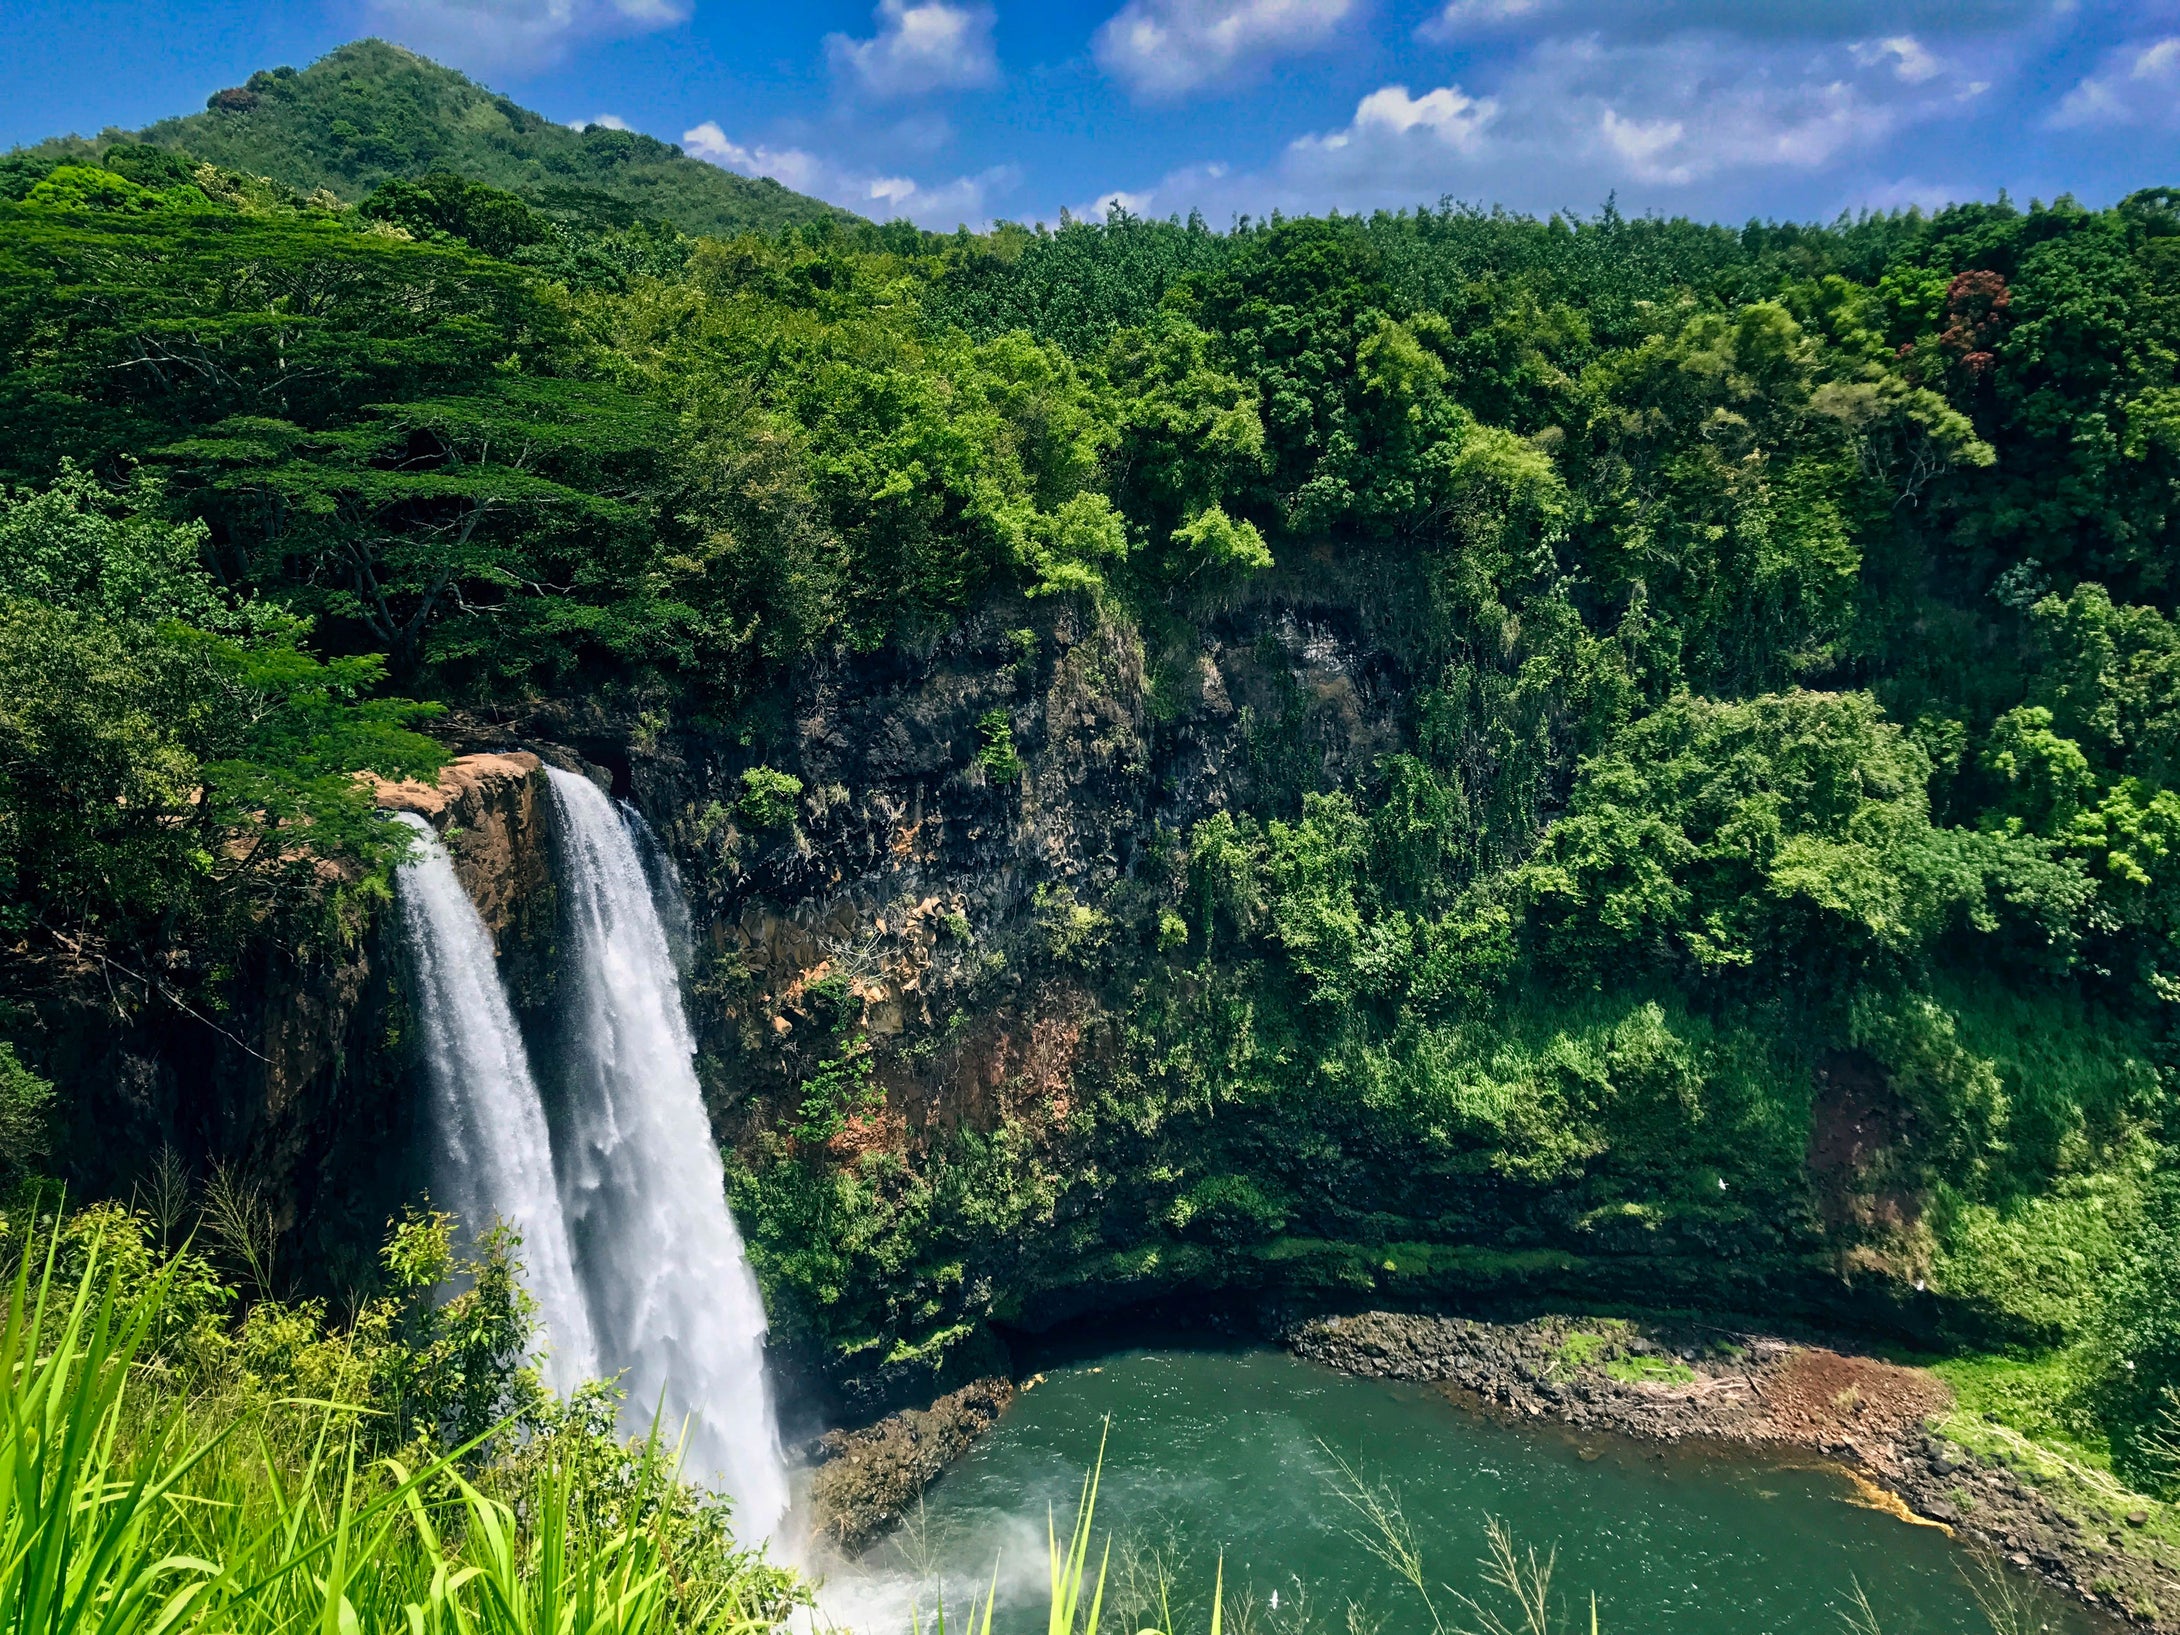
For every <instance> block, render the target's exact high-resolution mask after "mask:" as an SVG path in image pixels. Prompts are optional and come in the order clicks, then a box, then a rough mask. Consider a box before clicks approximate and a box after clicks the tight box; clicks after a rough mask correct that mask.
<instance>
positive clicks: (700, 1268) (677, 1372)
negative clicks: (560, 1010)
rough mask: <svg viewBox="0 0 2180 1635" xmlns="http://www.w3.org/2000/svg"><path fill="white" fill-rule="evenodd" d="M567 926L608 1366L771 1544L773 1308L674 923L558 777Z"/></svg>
mask: <svg viewBox="0 0 2180 1635" xmlns="http://www.w3.org/2000/svg"><path fill="white" fill-rule="evenodd" d="M546 775H547V777H549V778H550V779H551V781H552V791H553V801H554V816H555V818H556V819H557V821H556V822H555V824H554V825H553V829H554V843H555V846H556V848H557V849H558V852H559V858H558V862H559V868H558V870H557V871H556V872H557V874H558V877H559V880H560V887H561V892H562V896H563V901H564V902H565V903H566V905H567V912H568V917H569V925H570V947H569V953H570V956H571V958H570V961H569V964H568V967H567V969H566V973H565V977H564V981H565V982H566V983H567V990H566V991H567V992H568V993H569V996H570V1002H569V1005H568V1010H567V1020H566V1027H567V1045H566V1051H565V1056H566V1062H565V1065H566V1070H567V1073H568V1080H569V1082H568V1094H567V1095H566V1096H565V1097H564V1098H563V1103H564V1111H563V1116H562V1122H563V1125H564V1128H563V1129H562V1130H561V1131H560V1132H558V1133H559V1135H560V1146H559V1151H560V1155H561V1188H562V1199H563V1202H564V1205H565V1209H566V1213H567V1217H568V1221H569V1225H570V1229H571V1231H572V1233H573V1236H574V1240H575V1245H576V1251H577V1257H578V1264H579V1266H580V1270H581V1276H582V1280H583V1284H584V1288H585V1290H586V1292H587V1293H588V1295H589V1298H590V1310H591V1316H592V1318H593V1321H594V1323H595V1326H596V1330H597V1333H598V1335H599V1342H600V1344H599V1350H600V1358H599V1360H600V1363H601V1365H602V1367H603V1369H604V1371H605V1372H606V1373H609V1374H610V1373H614V1372H617V1371H618V1372H620V1373H621V1374H622V1384H623V1386H624V1387H625V1388H626V1390H627V1392H628V1400H627V1405H626V1414H627V1417H628V1420H629V1422H630V1423H631V1424H632V1425H633V1426H636V1427H637V1428H641V1426H644V1425H648V1424H649V1423H650V1419H651V1415H652V1413H653V1412H654V1411H656V1410H659V1409H662V1408H663V1422H664V1425H665V1427H666V1430H667V1432H668V1434H669V1435H672V1434H673V1433H674V1432H676V1431H677V1430H679V1429H680V1428H681V1427H682V1426H683V1425H684V1424H686V1427H687V1435H688V1443H687V1460H686V1464H685V1467H684V1469H685V1473H686V1474H687V1475H688V1476H689V1477H690V1478H692V1479H694V1480H698V1481H703V1482H707V1483H709V1484H711V1485H713V1486H715V1487H717V1488H718V1489H719V1490H721V1491H723V1492H725V1493H726V1494H728V1495H729V1496H730V1497H731V1498H732V1499H733V1500H734V1503H735V1523H736V1526H735V1531H736V1532H737V1534H738V1535H739V1536H740V1537H741V1538H742V1539H744V1540H745V1541H746V1542H749V1543H752V1544H754V1543H756V1542H757V1541H759V1540H761V1539H764V1538H767V1537H769V1536H770V1535H771V1534H772V1533H773V1532H774V1531H775V1529H776V1528H777V1526H778V1524H779V1521H780V1518H781V1517H782V1516H783V1515H784V1514H785V1512H786V1509H787V1475H786V1470H785V1466H784V1462H783V1460H782V1458H781V1455H780V1445H779V1435H778V1432H777V1430H776V1428H775V1427H774V1424H773V1419H772V1405H771V1400H770V1393H769V1390H768V1388H767V1385H766V1381H765V1373H764V1339H765V1314H764V1303H763V1301H762V1300H761V1299H760V1298H759V1296H758V1292H757V1279H756V1277H755V1275H754V1274H753V1273H752V1272H751V1271H750V1268H749V1262H748V1260H747V1259H746V1258H745V1257H744V1255H743V1253H742V1238H741V1234H740V1232H739V1231H737V1230H736V1228H735V1224H734V1218H733V1216H732V1215H731V1214H729V1213H728V1210H727V1200H726V1176H725V1172H724V1170H723V1168H722V1166H721V1164H720V1160H719V1151H718V1148H717V1147H716V1146H715V1145H714V1144H713V1139H712V1130H711V1120H710V1118H709V1117H708V1116H707V1115H706V1113H705V1110H704V1101H703V1096H702V1094H701V1092H700V1091H699V1089H698V1086H697V1080H696V1067H695V1056H696V1044H695V1040H694V1038H693V1037H692V1035H691V1034H690V1031H689V1023H688V1018H687V1016H686V1015H685V1014H684V1013H683V1011H682V1006H681V986H680V981H679V978H678V974H677V972H676V970H675V966H674V960H673V955H672V951H671V949H670V947H669V944H668V939H667V933H666V927H665V925H664V923H663V921H662V919H661V917H660V913H659V908H658V905H657V903H656V902H655V901H654V899H653V896H652V891H651V886H650V883H649V881H648V880H647V879H646V877H645V870H644V866H643V860H642V856H641V854H640V852H639V849H638V830H637V827H636V825H637V824H638V823H640V821H641V820H640V819H633V818H631V817H624V816H623V815H622V814H621V813H620V812H619V811H617V810H616V809H615V807H614V805H613V803H612V802H611V801H610V800H608V799H607V797H606V796H605V795H604V794H603V793H601V792H600V791H599V790H598V788H597V787H596V786H595V785H593V784H592V783H591V782H590V781H589V780H588V779H585V778H580V777H576V776H574V775H573V774H570V773H566V772H560V771H556V770H553V769H550V768H548V769H547V773H546Z"/></svg>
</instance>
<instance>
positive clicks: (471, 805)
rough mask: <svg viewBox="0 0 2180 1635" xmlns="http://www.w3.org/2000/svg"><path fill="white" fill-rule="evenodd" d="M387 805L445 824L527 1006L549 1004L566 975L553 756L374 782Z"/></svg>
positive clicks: (463, 765) (465, 760)
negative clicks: (560, 955)
mask: <svg viewBox="0 0 2180 1635" xmlns="http://www.w3.org/2000/svg"><path fill="white" fill-rule="evenodd" d="M373 787H374V789H375V792H376V795H377V800H378V804H379V807H380V809H381V810H384V811H400V812H414V813H416V814H417V815H418V816H419V817H421V818H423V819H424V820H425V821H426V822H428V823H429V824H431V826H432V827H433V828H434V829H436V830H438V832H439V837H440V839H441V840H443V841H444V842H445V843H446V847H447V851H448V854H449V855H450V856H451V857H452V858H453V860H454V872H455V874H456V876H457V877H458V878H459V879H460V880H461V882H462V886H463V889H464V890H466V891H467V892H468V893H469V895H470V898H471V900H472V901H474V902H475V903H476V905H477V912H478V913H479V914H480V915H482V916H483V918H484V923H485V929H486V930H488V931H490V932H491V933H492V947H493V951H494V953H496V954H497V955H498V956H499V961H500V975H501V977H502V979H503V980H504V981H505V982H506V983H507V988H508V993H509V995H510V996H511V997H512V999H513V1001H514V1004H515V1008H516V1010H517V1011H518V1012H530V1013H538V1012H541V1011H542V1010H544V1009H545V1008H546V1007H547V1006H549V1005H550V1003H551V1000H552V994H553V988H554V977H555V973H556V971H557V968H558V967H557V960H556V955H555V947H556V937H555V925H556V920H557V916H558V912H559V898H558V896H557V895H556V894H555V891H554V888H553V871H552V850H551V832H550V829H549V828H548V823H549V821H550V819H549V816H548V813H549V807H550V801H549V798H548V796H547V794H546V787H545V776H544V762H543V761H542V760H540V759H539V758H538V757H537V756H536V755H534V754H532V753H530V752H529V751H527V750H514V751H509V752H507V753H504V754H485V755H462V756H457V757H456V758H455V759H454V760H453V761H450V762H449V763H448V764H447V765H446V766H445V767H443V768H441V769H440V773H439V777H438V781H437V782H436V783H434V784H422V783H416V782H408V783H388V782H386V781H384V780H383V779H374V780H373Z"/></svg>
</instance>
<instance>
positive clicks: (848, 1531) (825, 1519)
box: [810, 1376, 1014, 1555]
mask: <svg viewBox="0 0 2180 1635" xmlns="http://www.w3.org/2000/svg"><path fill="white" fill-rule="evenodd" d="M1013 1401H1014V1382H1013V1381H1012V1380H1010V1379H1007V1378H1005V1377H1004V1376H995V1377H993V1378H990V1379H981V1380H973V1381H971V1382H970V1383H969V1384H967V1385H964V1386H963V1387H962V1388H961V1389H960V1390H958V1391H950V1392H948V1393H947V1394H946V1395H945V1396H943V1397H940V1398H939V1399H938V1401H936V1402H934V1403H932V1404H931V1406H930V1407H928V1408H908V1409H904V1410H902V1411H901V1412H899V1413H893V1414H888V1415H886V1417H885V1418H883V1419H881V1420H879V1421H878V1422H877V1423H876V1424H872V1425H866V1426H863V1427H862V1428H861V1429H859V1430H852V1431H846V1430H833V1431H827V1432H826V1433H825V1434H824V1435H823V1436H821V1437H819V1438H818V1439H817V1440H816V1441H815V1442H814V1443H812V1444H811V1447H810V1456H811V1462H812V1463H813V1464H815V1465H816V1466H817V1470H816V1473H815V1475H813V1476H812V1478H811V1482H810V1508H811V1517H812V1531H813V1532H814V1533H815V1534H816V1535H817V1536H818V1537H819V1538H822V1539H824V1540H825V1541H826V1543H828V1544H829V1545H831V1546H832V1547H833V1548H835V1549H838V1550H841V1551H843V1552H845V1553H847V1554H849V1555H853V1554H855V1553H856V1552H857V1551H859V1550H862V1549H864V1548H865V1547H866V1546H868V1545H869V1544H870V1543H871V1542H872V1541H873V1540H875V1539H876V1538H877V1537H878V1536H879V1535H880V1534H881V1533H883V1532H885V1531H886V1530H887V1529H888V1528H889V1527H891V1526H892V1525H893V1524H894V1523H895V1522H897V1521H899V1520H900V1519H901V1517H902V1516H903V1515H905V1514H906V1513H907V1512H908V1509H909V1507H910V1506H911V1505H913V1504H914V1503H915V1502H916V1498H917V1495H918V1494H920V1493H922V1492H923V1490H924V1489H925V1488H926V1487H927V1486H929V1485H930V1484H931V1482H932V1480H933V1479H934V1478H935V1477H937V1476H938V1474H939V1473H940V1472H941V1471H943V1470H944V1469H945V1468H946V1467H947V1466H948V1465H950V1464H952V1463H953V1462H954V1461H955V1460H956V1459H959V1458H960V1457H961V1456H962V1455H963V1454H965V1453H967V1452H968V1451H969V1446H970V1444H971V1443H973V1442H975V1441H976V1439H977V1438H978V1437H980V1436H982V1435H983V1434H984V1433H985V1432H986V1431H988V1430H990V1429H991V1428H992V1427H993V1426H994V1425H996V1424H997V1423H998V1422H999V1416H1000V1415H1001V1414H1002V1413H1004V1412H1006V1410H1007V1407H1008V1405H1009V1404H1010V1403H1012V1402H1013Z"/></svg>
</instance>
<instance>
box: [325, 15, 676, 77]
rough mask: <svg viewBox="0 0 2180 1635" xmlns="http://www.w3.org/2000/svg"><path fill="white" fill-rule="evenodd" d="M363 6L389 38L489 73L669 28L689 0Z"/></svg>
mask: <svg viewBox="0 0 2180 1635" xmlns="http://www.w3.org/2000/svg"><path fill="white" fill-rule="evenodd" d="M364 10H365V13H366V15H367V16H368V17H369V19H370V22H371V26H372V27H373V28H374V29H375V30H376V31H377V32H379V33H381V34H384V35H385V36H386V37H387V38H389V39H393V40H398V41H400V42H401V43H402V44H403V45H406V46H411V47H413V48H414V49H416V50H418V51H421V52H424V53H425V54H426V55H428V56H433V57H438V58H441V59H443V60H445V61H448V62H452V63H456V64H458V65H460V66H461V67H464V68H473V69H478V70H486V71H489V70H497V69H517V70H519V69H530V68H540V67H544V66H546V65H547V64H550V63H553V62H557V61H559V60H560V59H561V58H562V57H564V56H566V55H567V52H568V50H569V48H570V47H571V46H573V45H575V44H576V43H577V42H579V41H581V40H584V39H590V38H596V37H600V36H606V35H613V34H641V33H648V32H650V31H651V30H654V29H661V28H671V27H672V26H673V25H674V24H676V23H680V22H684V21H686V20H687V19H688V16H689V13H690V10H691V0H366V3H365V7H364Z"/></svg>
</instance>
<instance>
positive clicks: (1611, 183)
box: [1281, 36, 1901, 205]
mask: <svg viewBox="0 0 2180 1635" xmlns="http://www.w3.org/2000/svg"><path fill="white" fill-rule="evenodd" d="M1894 60H1895V59H1894V58H1893V57H1892V56H1891V55H1890V54H1885V55H1883V56H1882V57H1881V58H1872V59H1871V61H1870V62H1868V63H1864V64H1857V63H1855V61H1854V60H1853V56H1852V55H1851V54H1847V55H1845V56H1844V59H1843V60H1834V59H1833V58H1832V57H1831V56H1829V55H1820V56H1819V57H1818V58H1817V59H1815V60H1811V59H1810V58H1809V56H1808V54H1807V53H1806V52H1802V51H1786V52H1752V51H1749V50H1746V49H1736V48H1734V47H1733V46H1731V45H1730V44H1728V43H1726V42H1721V41H1718V40H1716V39H1713V38H1710V37H1707V36H1689V37H1685V38H1683V39H1680V40H1677V41H1672V42H1668V43H1665V44H1662V45H1657V46H1647V47H1634V48H1612V47H1609V46H1607V45H1606V44H1604V43H1603V42H1601V41H1599V40H1598V39H1597V38H1596V37H1594V36H1588V37H1584V38H1579V39H1575V40H1569V41H1547V42H1545V43H1544V44H1542V45H1540V46H1539V47H1537V48H1536V49H1535V50H1534V51H1533V52H1531V53H1530V54H1529V55H1528V56H1527V57H1526V58H1525V59H1524V60H1523V61H1522V62H1521V63H1520V64H1519V65H1517V66H1516V67H1515V69H1514V70H1513V71H1512V72H1511V73H1510V74H1508V75H1507V77H1506V78H1505V79H1504V80H1503V81H1502V83H1501V84H1500V85H1499V86H1498V87H1497V88H1496V90H1495V91H1494V92H1493V94H1492V95H1490V96H1474V95H1471V94H1469V93H1467V92H1465V91H1463V90H1462V89H1460V88H1459V87H1458V86H1441V87H1439V88H1438V89H1436V90H1433V91H1430V92H1427V93H1426V94H1424V95H1422V96H1411V95H1410V94H1409V93H1408V91H1407V89H1406V88H1405V87H1403V86H1397V85H1396V86H1388V87H1386V88H1385V89H1384V90H1382V91H1374V92H1372V93H1371V94H1370V95H1369V96H1367V97H1365V98H1364V99H1363V100H1362V102H1361V103H1360V104H1359V105H1358V106H1357V108H1356V110H1355V118H1354V120H1353V122H1352V123H1351V124H1349V125H1348V126H1347V127H1346V128H1345V129H1344V130H1341V131H1337V132H1334V133H1332V134H1330V135H1310V136H1303V137H1301V138H1298V139H1297V140H1296V141H1295V142H1294V143H1293V144H1292V145H1291V146H1290V147H1289V148H1288V149H1287V152H1286V154H1285V156H1284V159H1283V161H1282V167H1281V170H1282V176H1283V178H1284V180H1285V181H1286V182H1287V183H1288V184H1289V185H1290V186H1292V187H1300V188H1302V189H1303V190H1304V191H1306V192H1308V193H1310V194H1312V195H1314V194H1316V193H1318V192H1319V191H1320V190H1323V191H1324V193H1325V196H1327V197H1330V196H1332V195H1333V194H1334V193H1337V192H1343V191H1347V190H1349V189H1352V188H1354V187H1358V186H1360V187H1368V188H1370V189H1371V190H1372V191H1373V192H1375V193H1377V194H1378V195H1379V196H1380V197H1405V198H1406V199H1409V200H1415V199H1418V198H1423V199H1428V198H1434V197H1436V196H1437V195H1439V194H1441V193H1458V194H1471V195H1472V194H1474V193H1475V192H1477V191H1478V190H1479V189H1484V190H1488V191H1489V192H1491V194H1492V196H1494V197H1503V196H1505V190H1506V189H1508V188H1509V187H1512V186H1516V185H1519V183H1517V182H1516V180H1515V178H1525V179H1528V181H1529V187H1527V188H1524V191H1531V190H1532V189H1533V187H1534V183H1535V180H1536V179H1538V178H1551V179H1552V180H1553V181H1555V182H1560V183H1562V185H1563V182H1564V179H1566V178H1571V177H1576V176H1580V177H1584V178H1586V179H1589V180H1590V182H1591V185H1592V186H1594V187H1596V188H1597V190H1598V191H1599V192H1603V191H1604V190H1605V189H1607V188H1611V187H1615V186H1625V185H1627V184H1629V183H1636V184H1647V191H1649V192H1652V193H1655V192H1657V191H1660V190H1671V189H1678V188H1683V187H1687V186H1689V185H1691V184H1694V183H1697V182H1701V181H1705V180H1707V179H1709V178H1712V177H1715V176H1718V175H1719V174H1720V173H1722V172H1727V171H1734V170H1778V169H1782V168H1785V169H1801V170H1809V169H1816V168H1819V167H1822V166H1824V165H1826V164H1829V163H1830V162H1832V161H1833V160H1834V159H1836V158H1838V157H1839V156H1840V155H1842V154H1843V153H1845V152H1847V151H1848V150H1850V149H1853V148H1857V147H1867V146H1872V145H1874V144H1876V143H1877V142H1879V141H1880V140H1882V139H1883V138H1884V137H1885V136H1887V135H1888V134H1890V132H1891V131H1892V130H1893V129H1894V128H1895V127H1896V125H1897V124H1898V122H1899V119H1900V117H1901V110H1900V108H1899V107H1898V105H1897V99H1892V100H1886V99H1880V98H1878V97H1876V96H1873V95H1872V94H1871V92H1870V88H1869V86H1868V85H1867V84H1865V83H1862V82H1863V81H1867V80H1869V79H1871V78H1872V77H1873V76H1877V75H1884V76H1885V77H1887V78H1890V77H1891V75H1890V70H1889V67H1888V66H1887V65H1889V64H1891V63H1892V62H1893V61H1894ZM1527 202H1530V203H1533V204H1538V205H1543V204H1546V203H1548V202H1549V201H1544V200H1537V199H1534V198H1533V197H1532V198H1531V199H1530V200H1529V201H1527Z"/></svg>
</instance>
